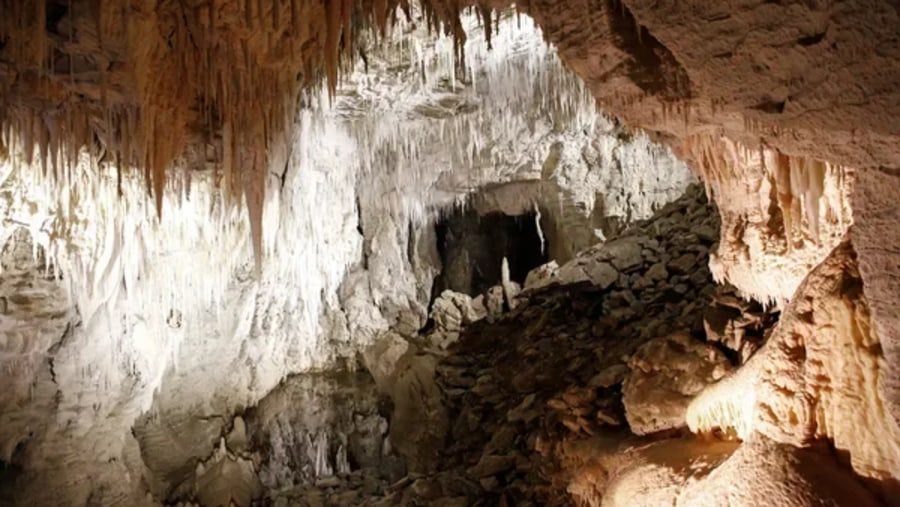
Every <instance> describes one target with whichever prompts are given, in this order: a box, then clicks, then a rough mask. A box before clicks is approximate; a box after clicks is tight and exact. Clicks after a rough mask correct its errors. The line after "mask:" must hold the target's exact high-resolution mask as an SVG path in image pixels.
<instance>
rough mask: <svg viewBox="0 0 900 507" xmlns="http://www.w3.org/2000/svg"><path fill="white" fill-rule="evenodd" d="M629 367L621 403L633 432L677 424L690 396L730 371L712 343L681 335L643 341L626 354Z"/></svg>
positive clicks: (683, 419) (659, 429)
mask: <svg viewBox="0 0 900 507" xmlns="http://www.w3.org/2000/svg"><path fill="white" fill-rule="evenodd" d="M629 366H630V367H631V374H630V375H629V376H628V377H627V378H626V380H625V383H624V384H623V386H622V403H623V404H624V405H625V415H626V417H628V425H629V427H630V428H631V431H632V432H633V433H634V434H636V435H646V434H648V433H655V432H657V431H663V430H669V429H675V428H679V427H683V426H684V425H685V424H686V422H685V414H686V413H687V407H688V404H689V403H690V401H691V400H692V399H693V397H694V396H696V395H697V394H698V393H699V392H700V391H702V390H703V388H705V387H706V386H707V385H709V384H712V383H714V382H716V381H718V380H719V379H721V378H722V377H723V376H724V375H725V374H726V373H727V372H728V371H729V370H730V369H731V365H730V363H729V362H728V360H727V359H726V358H725V356H724V355H723V354H722V353H721V352H719V351H718V350H717V349H716V348H715V347H712V346H710V345H706V344H704V343H702V342H699V341H697V340H695V339H694V338H692V337H691V336H690V335H687V334H675V335H672V336H668V337H664V338H657V339H655V340H652V341H650V342H648V343H645V344H644V345H642V346H641V348H640V349H638V351H637V352H636V353H635V354H634V355H633V356H631V359H630V360H629Z"/></svg>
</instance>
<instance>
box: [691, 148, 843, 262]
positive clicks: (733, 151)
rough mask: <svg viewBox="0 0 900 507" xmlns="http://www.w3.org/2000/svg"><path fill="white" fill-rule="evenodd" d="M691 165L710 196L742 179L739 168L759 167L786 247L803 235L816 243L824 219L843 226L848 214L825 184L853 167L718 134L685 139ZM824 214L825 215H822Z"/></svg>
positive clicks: (839, 183) (818, 239)
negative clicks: (771, 192)
mask: <svg viewBox="0 0 900 507" xmlns="http://www.w3.org/2000/svg"><path fill="white" fill-rule="evenodd" d="M685 146H686V148H687V151H688V153H689V155H690V157H691V158H693V159H694V161H695V162H696V164H695V167H696V168H697V169H698V170H699V171H700V172H701V177H702V179H703V181H704V184H705V185H706V192H707V195H709V196H710V198H714V197H716V194H717V193H718V192H719V191H720V190H721V189H722V187H723V186H725V185H728V184H730V183H733V182H736V181H740V180H741V173H742V171H746V170H758V169H761V170H762V171H764V174H765V175H766V177H767V178H768V180H769V181H770V182H771V184H772V187H773V188H774V190H775V194H776V195H777V205H778V209H779V211H780V212H781V217H782V221H783V226H784V235H785V238H786V240H787V248H788V249H789V250H790V249H791V248H793V245H794V244H795V240H799V241H802V240H803V239H804V238H808V239H810V240H812V242H813V243H815V244H819V242H820V236H821V233H822V230H823V225H824V224H823V220H827V221H830V222H833V223H837V224H838V225H840V226H841V227H839V229H840V230H843V226H844V225H846V224H844V223H843V221H844V220H845V216H846V215H847V213H846V212H845V211H844V210H842V209H841V208H842V207H843V205H844V204H845V203H843V202H842V201H843V200H842V199H841V198H840V196H837V197H834V196H829V195H827V194H828V191H827V187H828V185H827V184H826V183H827V181H829V180H832V181H836V182H838V183H837V185H836V187H837V188H843V187H844V185H843V183H841V182H842V181H843V180H844V179H845V178H846V177H847V175H848V174H850V173H852V170H850V169H848V168H846V167H843V166H840V165H836V164H831V163H828V162H825V161H822V160H816V159H812V158H808V157H798V156H791V155H787V154H784V153H781V152H780V151H778V150H777V149H773V148H767V147H764V146H760V147H759V148H758V149H756V150H753V149H750V148H748V147H746V146H744V145H742V144H740V143H737V142H734V141H731V140H729V139H727V138H724V137H721V136H714V135H711V134H702V135H695V136H691V137H688V138H687V140H686V143H685ZM823 213H824V216H823Z"/></svg>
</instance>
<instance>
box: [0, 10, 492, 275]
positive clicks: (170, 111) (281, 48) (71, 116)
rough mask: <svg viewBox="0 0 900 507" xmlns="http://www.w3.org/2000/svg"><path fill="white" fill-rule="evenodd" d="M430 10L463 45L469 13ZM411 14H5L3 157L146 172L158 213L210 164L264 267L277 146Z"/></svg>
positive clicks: (0, 109) (51, 166) (433, 20)
mask: <svg viewBox="0 0 900 507" xmlns="http://www.w3.org/2000/svg"><path fill="white" fill-rule="evenodd" d="M462 3H463V4H466V3H467V2H462ZM469 3H471V2H469ZM422 4H423V6H422V7H423V13H424V14H425V17H426V19H427V21H428V23H429V26H431V27H433V28H434V29H435V30H441V31H443V32H444V33H449V34H452V35H453V36H454V37H455V38H456V39H458V40H460V41H461V40H463V39H464V33H463V30H462V24H461V23H460V21H459V11H460V9H461V8H462V6H461V5H460V2H457V1H446V0H427V1H424V2H422ZM485 5H486V4H485ZM398 10H402V11H405V12H406V13H407V15H408V14H409V12H410V5H409V2H408V0H327V1H325V2H322V1H319V0H214V1H208V2H194V1H191V2H160V1H158V0H138V1H129V0H97V1H86V0H71V1H69V2H68V3H67V2H57V3H54V2H44V1H37V2H36V1H32V0H0V12H2V13H3V14H2V16H0V40H3V41H4V44H3V45H2V46H0V128H2V138H0V153H2V152H21V153H22V154H23V157H24V158H25V162H26V163H29V164H30V162H31V157H32V156H33V155H34V154H37V156H38V157H39V159H40V162H41V164H43V167H44V169H45V171H49V172H52V173H53V174H59V172H60V171H71V170H72V168H74V167H75V166H76V162H77V160H78V157H79V153H80V151H81V150H82V149H84V148H87V149H88V150H89V151H92V152H93V154H94V155H95V156H94V159H96V160H97V161H98V163H109V164H114V165H115V167H117V168H119V169H120V170H126V168H134V170H136V171H140V172H141V173H142V174H143V176H144V179H145V181H146V184H147V187H148V191H149V193H150V194H151V195H153V197H154V198H155V200H156V207H157V211H158V212H159V213H162V203H163V198H162V195H163V192H164V191H166V190H167V188H166V187H167V184H168V183H169V182H170V181H171V178H170V174H169V173H171V171H170V170H169V169H170V168H171V167H172V166H173V165H175V164H176V162H177V163H178V164H179V165H186V166H188V167H197V166H198V165H199V166H201V167H205V166H206V165H207V164H209V165H211V166H213V167H215V168H216V170H217V174H218V177H217V181H218V185H219V187H220V188H221V189H222V193H223V195H224V197H225V199H226V200H227V201H229V202H231V203H233V204H236V205H240V203H241V201H242V198H243V199H245V200H246V203H247V206H248V212H249V216H250V221H251V229H252V236H253V243H254V247H255V252H256V254H257V258H259V257H260V256H261V243H262V210H263V201H264V191H265V175H266V173H267V166H268V164H269V162H270V160H269V156H270V148H271V147H270V143H272V142H273V139H276V138H278V136H280V135H281V134H282V133H283V132H284V131H285V130H286V129H288V128H290V127H291V125H292V124H293V120H294V117H295V113H296V104H297V98H298V96H299V94H300V92H301V91H302V90H306V89H311V88H313V87H314V86H315V85H317V84H318V83H319V82H321V81H322V80H324V81H326V82H327V85H328V89H329V91H330V93H331V94H332V95H333V94H334V92H335V90H336V88H337V86H338V78H339V72H340V71H341V69H342V68H343V66H344V64H345V63H346V62H349V61H350V60H351V59H352V58H354V57H355V51H356V50H355V49H354V42H355V39H356V37H357V36H358V34H359V33H360V32H361V31H363V30H367V29H369V28H371V27H377V28H378V31H380V32H381V33H382V34H385V33H387V30H388V28H389V26H391V25H392V21H393V20H394V19H395V17H396V16H397V13H398ZM480 12H481V13H482V19H483V20H484V23H485V24H486V28H488V31H489V32H490V23H491V16H490V10H489V9H488V8H487V7H482V8H481V9H480ZM457 46H458V47H460V48H461V47H462V44H461V43H457ZM460 56H461V55H460Z"/></svg>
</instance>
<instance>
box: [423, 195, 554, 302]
mask: <svg viewBox="0 0 900 507" xmlns="http://www.w3.org/2000/svg"><path fill="white" fill-rule="evenodd" d="M535 218H536V217H535V215H534V214H533V213H529V214H525V215H518V216H509V215H505V214H503V213H490V214H487V215H479V214H478V213H476V212H475V211H472V210H456V211H454V212H453V213H452V214H451V215H449V216H447V217H445V218H444V219H443V220H441V221H439V222H438V223H437V224H436V225H435V229H436V233H437V243H438V252H439V253H440V256H441V262H442V263H443V266H444V269H443V270H442V271H441V274H440V275H439V276H438V277H437V279H436V280H435V283H434V295H435V296H437V295H439V294H440V293H441V292H443V291H444V290H446V289H450V290H453V291H456V292H461V293H463V294H468V295H470V296H473V297H474V296H478V295H479V294H482V293H484V291H486V290H487V289H489V288H491V287H492V286H494V285H497V284H499V283H500V281H501V269H502V268H501V266H502V265H503V258H504V257H506V259H507V261H508V262H509V275H510V276H509V277H510V279H511V280H513V281H515V282H518V283H520V284H522V283H524V282H525V277H526V276H527V275H528V272H529V271H531V270H532V269H534V268H536V267H537V266H540V265H541V264H544V263H545V262H547V260H548V259H547V254H546V252H547V248H546V245H545V247H544V248H541V236H540V234H539V232H538V228H537V222H536V219H535Z"/></svg>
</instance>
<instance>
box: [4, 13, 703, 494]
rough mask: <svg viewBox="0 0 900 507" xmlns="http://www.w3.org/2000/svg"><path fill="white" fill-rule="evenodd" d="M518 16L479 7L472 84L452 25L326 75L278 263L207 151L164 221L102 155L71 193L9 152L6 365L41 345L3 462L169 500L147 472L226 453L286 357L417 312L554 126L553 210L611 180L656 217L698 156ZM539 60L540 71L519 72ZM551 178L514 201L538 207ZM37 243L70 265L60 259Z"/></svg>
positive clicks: (297, 135) (278, 220) (355, 341)
mask: <svg viewBox="0 0 900 507" xmlns="http://www.w3.org/2000/svg"><path fill="white" fill-rule="evenodd" d="M517 25H518V23H517V22H516V21H515V20H514V18H507V19H506V21H505V23H504V24H503V25H501V27H500V30H499V31H498V32H497V33H496V34H495V35H494V38H493V41H492V44H493V48H494V49H493V50H492V51H490V52H488V51H487V50H486V46H485V44H484V39H483V37H479V36H478V35H477V34H478V30H479V28H478V27H477V22H476V21H474V19H470V20H469V21H468V28H469V29H470V32H471V35H472V36H471V38H470V42H469V45H468V46H467V49H468V55H469V61H470V62H472V71H473V72H476V73H477V74H476V75H475V79H471V80H462V79H459V80H458V81H454V78H453V75H454V72H455V70H454V69H455V67H454V62H453V58H452V57H448V55H452V52H453V42H452V40H451V39H450V38H447V37H444V38H440V39H438V40H437V41H435V42H434V43H429V45H426V46H425V47H424V48H420V49H422V50H424V51H425V53H424V56H423V53H417V52H415V51H409V47H408V46H405V45H404V44H402V43H400V42H399V40H402V39H399V38H400V37H401V36H409V35H410V34H408V33H399V34H398V42H397V43H396V45H395V46H390V47H389V48H388V49H387V50H386V52H385V53H383V54H378V53H371V54H370V57H369V61H368V65H369V68H368V69H365V68H364V66H363V65H362V64H361V65H360V66H359V68H358V69H357V71H356V72H355V73H353V74H351V75H350V76H348V77H347V79H346V80H345V82H344V85H343V86H342V88H341V89H340V91H339V95H338V97H337V98H336V100H335V103H334V105H333V107H332V106H329V105H328V104H327V99H326V98H325V96H324V95H323V96H322V97H321V100H319V101H316V100H313V101H311V102H310V103H308V108H307V109H306V110H304V112H303V113H302V114H300V116H299V118H298V122H297V128H296V129H295V132H294V133H293V134H291V137H288V138H284V139H282V140H281V142H280V143H276V144H274V145H273V146H272V163H271V165H270V171H269V175H268V179H267V185H268V192H267V195H268V196H269V197H268V199H267V202H266V205H265V207H264V209H263V212H264V220H265V222H266V224H267V227H266V229H265V231H264V236H263V241H262V244H263V249H264V253H265V262H263V263H262V265H261V268H260V269H259V270H258V271H257V268H256V266H255V265H254V262H253V253H252V247H251V245H250V236H251V235H250V226H249V220H248V216H247V211H246V208H243V209H240V208H236V209H232V208H230V207H228V206H226V205H224V203H223V201H222V200H221V199H220V196H219V194H218V193H217V192H216V191H215V190H214V188H215V187H214V186H213V181H212V180H213V175H212V174H210V173H209V172H208V171H194V172H192V173H191V178H190V180H177V181H173V182H172V190H173V191H172V192H170V193H167V194H166V196H165V202H164V208H163V209H164V210H166V211H164V213H163V215H162V217H161V219H160V220H159V221H157V220H158V219H157V215H156V209H155V207H154V203H153V202H152V200H150V199H147V198H146V193H145V189H144V188H143V185H142V184H141V182H140V181H137V180H131V179H128V178H126V179H125V180H123V181H122V182H121V184H120V183H119V182H118V181H117V179H116V176H115V174H114V173H113V172H112V171H101V172H100V173H94V172H92V170H89V169H88V168H89V167H92V161H91V160H90V159H89V157H88V156H87V155H85V157H84V158H83V160H82V165H81V166H79V170H77V171H73V172H72V173H70V174H67V175H66V178H67V179H66V180H65V183H66V189H67V191H65V192H61V193H57V192H56V191H55V188H56V187H54V184H53V182H52V181H50V180H45V179H44V178H43V177H42V176H41V173H40V172H39V171H30V170H29V168H28V167H27V166H25V165H14V164H6V165H4V166H3V168H4V172H3V175H4V179H3V187H2V192H3V193H4V194H3V195H4V196H5V199H4V206H6V208H5V210H4V211H5V213H4V214H3V228H2V234H0V237H3V238H4V241H5V243H4V244H5V248H6V251H7V252H8V255H11V256H12V258H11V260H10V265H11V264H18V265H21V266H24V267H22V268H21V269H20V270H19V271H16V270H15V269H11V268H10V269H4V271H3V274H2V275H0V276H2V280H3V282H2V283H3V286H4V287H6V288H7V290H8V291H9V294H7V293H4V294H3V297H6V298H7V300H9V301H10V303H9V306H8V307H9V308H10V309H11V311H10V313H5V314H4V315H2V316H0V318H2V322H3V326H4V329H8V326H13V328H14V329H16V328H21V329H22V330H23V332H27V333H31V332H32V330H33V325H34V323H39V325H41V326H42V327H43V328H44V331H42V332H41V334H40V335H39V336H40V337H39V338H37V339H32V340H30V341H25V340H20V339H18V338H15V336H13V334H7V335H6V336H7V339H6V341H5V342H4V343H5V344H7V345H8V347H6V348H5V349H4V350H5V356H4V366H6V365H10V366H11V365H22V366H23V369H22V370H15V371H16V372H17V376H16V377H15V384H14V388H13V389H11V390H9V394H8V395H5V397H4V400H3V402H4V405H3V410H2V416H0V420H2V422H3V424H2V427H3V431H2V435H0V441H2V448H3V450H4V452H5V455H4V457H3V459H4V461H6V462H8V463H12V464H14V465H16V466H19V467H20V468H21V470H22V472H21V474H20V475H19V476H18V477H17V480H18V484H17V486H16V490H15V496H14V497H13V498H14V499H19V500H23V501H24V499H28V501H31V502H34V503H36V504H55V502H56V501H57V500H58V499H59V498H65V499H67V500H69V501H70V502H71V503H72V504H82V503H84V502H86V501H88V499H90V501H97V502H101V503H113V502H125V503H128V504H132V505H140V504H142V503H147V502H150V503H152V501H153V498H151V497H146V496H145V495H143V494H141V492H142V491H144V490H149V491H150V492H151V493H153V495H155V498H156V499H161V498H165V497H166V496H168V495H169V494H170V493H171V492H172V491H174V490H173V488H175V487H177V486H178V485H179V484H181V483H182V482H183V480H184V479H185V478H186V477H188V476H191V475H192V473H193V472H194V470H192V469H191V467H190V466H187V464H188V463H194V462H199V461H204V462H205V460H207V458H209V460H211V461H210V463H211V464H210V466H212V465H213V464H215V463H220V462H221V461H216V459H217V458H215V456H212V454H213V450H214V448H215V446H216V441H217V437H218V435H220V434H221V433H222V431H224V429H225V428H226V427H227V420H228V417H229V415H230V414H231V413H233V412H234V411H239V410H242V409H244V408H247V407H249V406H251V405H253V404H255V403H256V402H257V401H258V400H260V399H261V398H262V397H263V396H264V395H265V394H266V393H268V392H269V391H270V390H271V389H272V388H273V387H274V386H275V385H276V384H277V383H278V382H279V381H280V380H281V379H282V378H283V377H284V376H285V375H287V374H289V373H294V372H302V371H306V370H309V369H313V368H322V367H329V366H331V365H334V364H336V363H340V362H342V360H343V359H342V358H347V357H353V356H354V354H355V353H356V351H358V350H359V349H361V348H363V347H365V346H367V345H369V344H372V343H375V342H377V341H379V340H382V339H384V337H385V336H386V335H389V334H388V332H389V331H390V330H394V331H398V332H400V333H402V334H405V335H409V334H412V333H414V332H415V331H417V330H418V329H419V328H421V327H422V325H424V323H425V320H426V318H427V304H428V302H429V299H430V296H431V282H432V279H433V277H434V276H435V274H436V273H437V272H438V270H439V269H440V265H439V261H438V258H437V256H436V250H435V237H434V231H433V228H432V227H431V222H432V220H433V218H434V216H436V214H437V213H438V212H439V211H440V210H441V209H443V208H446V207H448V206H452V205H457V204H458V203H461V202H463V201H465V200H466V199H467V195H468V194H470V193H471V192H473V191H476V190H478V189H480V188H482V187H483V186H485V185H487V184H489V183H500V184H502V183H509V182H515V181H529V180H534V181H538V180H541V175H542V169H543V167H544V165H545V161H546V160H547V159H548V158H551V156H550V154H551V151H552V149H551V147H552V146H554V145H558V144H559V143H562V145H563V147H564V149H563V150H562V152H563V155H562V156H561V157H559V158H558V159H556V161H555V162H554V164H553V165H554V167H555V170H554V172H553V174H552V175H550V176H548V178H547V179H548V180H549V182H550V183H549V184H550V185H551V188H559V189H560V190H559V191H560V192H565V193H566V194H567V197H566V198H565V199H567V200H570V201H578V202H580V203H581V205H580V206H578V207H571V208H570V207H566V208H561V209H551V208H547V209H545V211H544V216H547V217H552V218H553V219H554V220H557V221H558V222H559V223H568V224H571V223H586V222H581V221H579V220H580V219H579V220H575V219H572V218H569V217H568V216H567V215H568V214H569V213H575V212H577V213H579V214H585V215H588V214H590V213H594V207H593V205H594V200H595V199H596V197H597V195H604V196H611V197H610V198H609V199H608V200H609V201H610V202H614V203H616V204H615V206H607V207H606V208H604V214H619V215H622V216H630V217H639V216H642V214H646V213H648V212H649V211H650V210H652V209H653V207H654V203H660V202H664V201H665V200H668V199H669V198H671V197H672V196H674V195H677V194H678V193H680V191H681V187H682V186H683V185H686V184H687V182H689V181H691V180H692V177H691V176H690V174H689V173H688V172H687V171H686V168H685V166H684V165H683V164H681V163H679V162H677V161H675V160H674V158H673V157H672V155H671V153H670V152H668V150H666V149H662V148H659V147H656V146H655V145H653V144H652V143H651V142H650V141H649V140H648V139H647V138H646V137H645V136H634V137H631V138H628V139H625V140H623V139H620V137H619V136H618V135H617V133H616V131H615V130H614V129H613V126H612V123H611V122H610V121H609V120H608V119H606V118H604V117H602V116H598V115H597V114H596V113H595V111H594V109H593V102H592V100H591V98H590V96H589V95H588V94H586V93H585V90H584V89H583V88H581V87H580V85H579V84H578V81H577V79H575V78H574V77H573V76H571V75H570V74H567V73H565V72H561V68H560V64H559V62H558V60H557V59H556V57H555V53H554V52H553V51H552V50H551V49H550V48H548V47H546V46H545V45H543V43H542V41H541V36H540V33H539V32H537V31H536V30H534V28H533V27H532V26H531V25H529V24H528V23H527V20H523V22H522V28H519V27H518V26H517ZM410 30H412V28H410ZM418 30H419V32H417V33H420V35H417V37H423V38H424V35H421V34H424V32H425V30H426V29H425V27H419V28H418ZM422 65H425V67H426V69H427V72H426V79H425V80H424V82H423V81H422V80H421V79H420V77H421V76H420V74H419V72H420V71H421V66H422ZM366 70H368V73H367V72H366ZM523 81H525V82H531V83H532V86H528V87H519V86H510V85H509V83H510V82H515V83H521V82H523ZM535 90H539V91H541V92H542V93H543V95H542V94H541V93H535ZM550 93H556V94H558V96H559V97H560V100H558V101H551V102H548V101H546V100H544V98H543V97H544V96H545V95H547V94H550ZM397 97H403V100H402V101H400V102H397V100H396V99H397ZM647 167H664V168H666V175H665V176H663V175H662V174H651V175H646V174H643V173H640V170H641V169H643V168H647ZM623 168H624V169H623ZM669 169H673V170H674V173H671V174H674V175H676V177H674V178H673V177H671V176H670V173H668V170H669ZM645 182H646V183H645ZM639 187H644V188H648V189H653V191H651V192H649V193H646V194H644V193H640V192H638V191H635V190H634V189H636V188H639ZM120 189H121V190H120ZM119 192H123V193H124V196H123V197H122V198H119ZM569 196H574V197H569ZM612 196H614V197H612ZM532 197H534V194H530V193H527V192H525V193H520V194H516V193H513V194H510V195H509V196H507V202H509V203H514V204H515V205H516V206H520V207H523V206H524V207H528V208H529V209H532V208H533V202H532ZM516 201H518V202H516ZM210 211H211V212H212V217H213V223H214V224H215V225H214V226H213V227H209V223H210V219H209V216H210V215H209V213H210ZM23 228H24V229H26V230H28V231H29V235H24V236H23V234H22V233H21V232H19V233H15V234H13V232H12V231H16V230H22V229H23ZM586 229H587V228H586ZM588 231H589V230H588ZM560 234H562V231H561V232H560ZM581 234H586V235H585V236H584V237H591V232H586V233H581ZM32 245H34V247H35V248H37V249H40V248H43V249H44V251H45V252H46V254H45V255H44V257H42V259H46V260H47V262H48V263H49V264H50V266H51V268H50V269H51V271H50V273H53V274H56V275H58V276H51V275H46V274H41V273H42V270H44V269H46V267H45V266H44V265H43V263H42V262H32V261H31V252H32ZM188 266H189V267H190V269H186V267H188ZM23 276H24V277H26V278H27V279H29V280H31V279H37V280H41V281H40V282H31V281H29V282H28V283H30V284H32V285H33V286H34V287H35V291H36V292H40V294H39V295H34V296H32V299H33V300H34V302H30V301H29V302H24V301H20V300H17V299H16V298H15V297H14V296H16V295H17V294H19V292H20V291H21V286H22V282H21V281H19V280H20V279H21V277H23ZM17 277H18V278H17ZM38 296H40V297H38ZM45 310H46V312H47V313H48V314H47V318H46V319H41V320H35V318H34V315H35V314H36V313H35V312H37V313H41V312H44V311H45ZM41 314H43V313H41ZM16 332H18V331H16ZM389 336H396V335H389ZM23 344H24V345H23ZM23 372H24V373H23ZM18 373H23V374H21V375H18ZM132 429H133V432H132ZM48 478H51V479H52V484H53V487H48V482H47V481H48ZM11 494H12V493H11Z"/></svg>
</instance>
